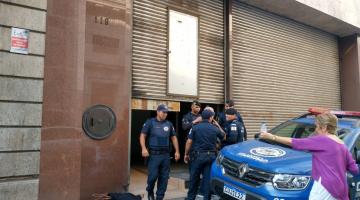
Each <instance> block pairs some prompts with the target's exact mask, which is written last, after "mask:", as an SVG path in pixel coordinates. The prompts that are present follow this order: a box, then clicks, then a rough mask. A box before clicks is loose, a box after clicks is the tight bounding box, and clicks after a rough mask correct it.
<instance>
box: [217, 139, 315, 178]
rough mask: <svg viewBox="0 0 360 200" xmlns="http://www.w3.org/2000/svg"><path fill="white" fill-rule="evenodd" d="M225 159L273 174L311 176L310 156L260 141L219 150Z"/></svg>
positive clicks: (247, 142)
mask: <svg viewBox="0 0 360 200" xmlns="http://www.w3.org/2000/svg"><path fill="white" fill-rule="evenodd" d="M221 153H222V154H223V155H224V157H225V158H227V159H231V160H233V161H237V162H241V163H248V165H249V166H250V167H253V168H257V169H261V170H264V171H267V172H273V173H286V174H302V175H310V174H311V160H312V156H311V154H310V153H308V152H304V151H297V150H293V149H291V148H287V147H282V146H280V145H274V144H268V143H265V142H262V141H260V140H251V141H245V142H241V143H238V144H234V145H230V146H227V147H225V148H223V149H222V150H221Z"/></svg>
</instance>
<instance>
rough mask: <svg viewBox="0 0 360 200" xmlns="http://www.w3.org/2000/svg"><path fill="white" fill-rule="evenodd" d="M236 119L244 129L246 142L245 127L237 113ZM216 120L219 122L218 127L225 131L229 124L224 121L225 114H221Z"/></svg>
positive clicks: (245, 133)
mask: <svg viewBox="0 0 360 200" xmlns="http://www.w3.org/2000/svg"><path fill="white" fill-rule="evenodd" d="M236 117H237V121H238V122H240V123H241V124H242V125H243V128H244V132H243V133H244V140H245V141H246V140H247V132H246V128H245V125H244V121H243V119H242V117H241V115H240V113H239V112H237V113H236ZM218 120H219V125H220V126H221V127H222V128H223V129H224V130H225V129H226V127H228V126H229V122H228V121H226V115H225V112H221V113H220V114H219V115H218Z"/></svg>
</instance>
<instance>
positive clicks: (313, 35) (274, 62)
mask: <svg viewBox="0 0 360 200" xmlns="http://www.w3.org/2000/svg"><path fill="white" fill-rule="evenodd" d="M233 96H234V100H235V103H236V107H237V108H238V110H240V112H241V113H242V115H243V117H244V121H245V124H246V127H247V129H248V130H249V132H250V134H254V133H257V132H259V128H260V123H261V121H263V120H265V121H266V122H267V124H268V127H269V128H272V127H274V126H275V125H277V124H279V123H280V122H283V121H284V120H286V119H289V118H292V117H296V116H298V115H300V114H302V113H304V112H306V111H307V109H308V107H311V106H322V107H328V108H331V109H340V107H341V100H340V78H339V58H338V47H337V37H336V36H334V35H331V34H329V33H326V32H323V31H321V30H318V29H315V28H313V27H310V26H307V25H304V24H301V23H298V22H295V21H293V20H290V19H287V18H283V17H281V16H278V15H275V14H271V13H269V12H266V11H263V10H260V9H257V8H254V7H252V6H249V5H246V4H243V3H240V2H238V1H235V2H234V8H233Z"/></svg>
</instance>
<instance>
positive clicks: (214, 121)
mask: <svg viewBox="0 0 360 200" xmlns="http://www.w3.org/2000/svg"><path fill="white" fill-rule="evenodd" d="M213 123H214V124H215V125H216V126H217V127H220V124H219V122H217V121H216V120H215V119H214V120H213Z"/></svg>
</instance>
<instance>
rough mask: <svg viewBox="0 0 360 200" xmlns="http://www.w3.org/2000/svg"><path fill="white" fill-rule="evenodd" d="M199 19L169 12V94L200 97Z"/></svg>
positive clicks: (172, 11)
mask: <svg viewBox="0 0 360 200" xmlns="http://www.w3.org/2000/svg"><path fill="white" fill-rule="evenodd" d="M198 21H199V20H198V17H196V16H192V15H188V14H185V13H181V12H177V11H174V10H169V32H168V34H169V56H168V93H169V94H176V95H187V96H197V95H198V54H199V52H198V46H199V44H198V42H199V41H198V23H199V22H198Z"/></svg>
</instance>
